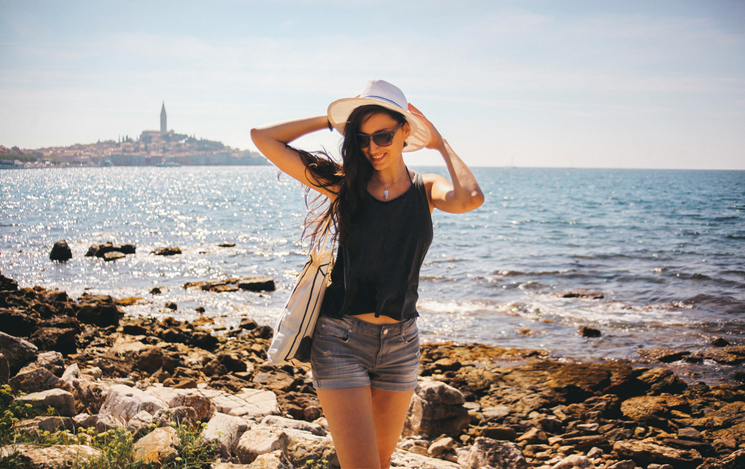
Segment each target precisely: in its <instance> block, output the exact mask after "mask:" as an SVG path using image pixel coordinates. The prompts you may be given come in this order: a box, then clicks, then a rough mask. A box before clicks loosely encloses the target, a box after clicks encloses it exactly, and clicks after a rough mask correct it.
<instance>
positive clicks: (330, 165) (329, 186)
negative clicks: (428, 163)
mask: <svg viewBox="0 0 745 469" xmlns="http://www.w3.org/2000/svg"><path fill="white" fill-rule="evenodd" d="M378 113H383V114H386V115H388V116H390V117H391V118H392V119H393V120H395V121H396V122H397V123H399V124H405V123H406V118H405V117H404V115H403V114H400V113H398V112H395V111H392V110H390V109H388V108H385V107H383V106H376V105H368V106H360V107H358V108H356V109H355V110H354V111H352V113H351V114H350V115H349V118H348V119H347V123H346V125H345V126H344V141H343V142H342V145H341V155H342V164H341V165H340V164H339V163H337V162H336V161H334V159H333V158H331V156H329V155H328V154H327V153H325V152H313V153H309V152H307V151H303V150H298V149H296V148H293V150H295V151H296V152H297V153H298V154H299V155H300V159H301V160H302V162H303V164H305V168H306V173H307V175H308V180H309V181H311V182H312V183H313V185H315V186H316V187H318V188H323V189H326V190H328V191H331V192H333V193H334V194H336V198H335V199H334V200H333V201H330V200H329V199H327V198H326V197H323V196H318V197H315V198H314V199H313V200H311V201H309V200H308V196H309V194H310V187H308V188H307V189H306V205H307V206H308V209H309V210H308V215H307V217H306V219H305V226H304V230H303V238H310V242H311V245H313V244H315V243H317V242H318V241H320V239H319V238H318V237H319V235H320V234H321V230H322V228H323V226H325V225H326V223H327V222H328V223H331V226H332V227H333V228H334V229H333V231H332V233H333V236H334V239H336V240H338V241H339V242H341V243H343V242H344V241H345V240H346V238H347V233H348V232H349V225H350V224H351V222H352V217H354V214H355V213H357V210H358V209H359V207H360V206H361V205H362V204H363V202H364V201H365V198H366V197H367V184H368V182H370V178H371V177H372V175H373V167H372V165H371V164H370V162H369V161H368V160H367V157H366V156H365V154H364V153H363V151H362V149H361V148H360V146H359V143H357V138H356V136H357V133H358V132H359V129H360V126H361V125H362V124H363V123H364V122H366V121H367V119H368V118H370V116H372V115H373V114H378ZM404 146H406V143H404ZM334 188H336V189H335V190H334ZM326 202H328V204H327V203H326ZM319 212H321V213H319Z"/></svg>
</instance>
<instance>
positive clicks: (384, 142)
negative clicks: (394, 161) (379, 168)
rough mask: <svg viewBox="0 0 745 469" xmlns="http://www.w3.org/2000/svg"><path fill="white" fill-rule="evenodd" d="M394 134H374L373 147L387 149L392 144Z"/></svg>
mask: <svg viewBox="0 0 745 469" xmlns="http://www.w3.org/2000/svg"><path fill="white" fill-rule="evenodd" d="M394 133H396V132H395V131H393V132H382V133H379V134H374V135H373V136H372V138H373V142H375V145H377V146H379V147H387V146H388V145H390V144H391V143H393V134H394Z"/></svg>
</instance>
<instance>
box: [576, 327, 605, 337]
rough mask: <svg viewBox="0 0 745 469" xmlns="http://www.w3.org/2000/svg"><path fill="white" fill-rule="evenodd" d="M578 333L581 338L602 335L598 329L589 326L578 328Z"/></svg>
mask: <svg viewBox="0 0 745 469" xmlns="http://www.w3.org/2000/svg"><path fill="white" fill-rule="evenodd" d="M578 332H579V335H581V336H582V337H600V336H601V335H603V333H602V332H600V330H599V329H595V328H594V327H590V326H579V329H578Z"/></svg>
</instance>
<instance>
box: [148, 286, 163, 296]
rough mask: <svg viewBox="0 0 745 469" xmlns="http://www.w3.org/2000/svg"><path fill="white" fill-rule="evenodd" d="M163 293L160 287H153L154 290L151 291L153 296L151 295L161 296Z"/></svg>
mask: <svg viewBox="0 0 745 469" xmlns="http://www.w3.org/2000/svg"><path fill="white" fill-rule="evenodd" d="M161 293H163V291H162V290H161V288H160V287H153V288H152V289H151V290H150V294H151V295H160V294H161Z"/></svg>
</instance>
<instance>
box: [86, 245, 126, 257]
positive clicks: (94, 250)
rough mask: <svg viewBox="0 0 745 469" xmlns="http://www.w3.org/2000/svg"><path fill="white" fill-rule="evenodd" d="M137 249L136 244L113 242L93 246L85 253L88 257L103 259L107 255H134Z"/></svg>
mask: <svg viewBox="0 0 745 469" xmlns="http://www.w3.org/2000/svg"><path fill="white" fill-rule="evenodd" d="M136 250H137V247H136V246H135V245H134V244H114V243H111V242H108V243H103V244H92V245H91V246H90V247H89V248H88V252H86V253H85V256H86V257H101V258H103V257H104V256H105V255H106V254H107V253H111V252H118V253H121V254H134V253H135V251H136Z"/></svg>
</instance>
